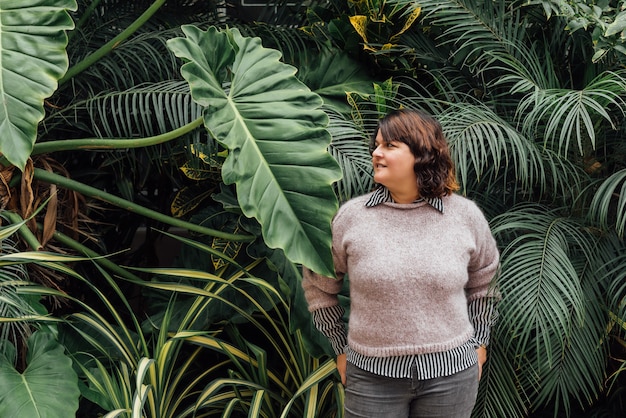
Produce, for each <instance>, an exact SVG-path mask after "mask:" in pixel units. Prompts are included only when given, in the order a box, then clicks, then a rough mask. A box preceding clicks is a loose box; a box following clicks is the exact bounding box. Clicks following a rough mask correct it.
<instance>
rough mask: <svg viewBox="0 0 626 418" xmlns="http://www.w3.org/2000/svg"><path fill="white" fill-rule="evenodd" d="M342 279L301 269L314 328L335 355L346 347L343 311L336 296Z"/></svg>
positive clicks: (305, 268) (304, 268)
mask: <svg viewBox="0 0 626 418" xmlns="http://www.w3.org/2000/svg"><path fill="white" fill-rule="evenodd" d="M342 286H343V279H333V278H330V277H324V276H321V275H319V274H317V273H315V272H313V271H311V270H310V269H308V268H307V267H303V268H302V287H303V289H304V297H305V299H306V301H307V304H308V308H309V311H310V312H311V316H312V317H313V323H314V324H315V327H316V328H317V329H318V330H319V331H320V332H321V333H322V334H324V335H325V336H326V338H328V341H329V342H330V345H331V346H332V348H333V351H334V352H335V354H341V353H343V352H344V351H345V347H346V346H347V344H348V343H347V335H346V334H347V333H346V327H345V324H344V322H343V314H344V309H343V307H342V306H341V305H340V304H339V298H338V296H337V295H338V294H339V292H340V291H341V287H342Z"/></svg>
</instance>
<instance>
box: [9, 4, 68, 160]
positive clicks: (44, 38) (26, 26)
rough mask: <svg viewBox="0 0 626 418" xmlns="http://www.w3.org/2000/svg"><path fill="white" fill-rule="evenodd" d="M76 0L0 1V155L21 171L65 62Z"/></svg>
mask: <svg viewBox="0 0 626 418" xmlns="http://www.w3.org/2000/svg"><path fill="white" fill-rule="evenodd" d="M76 7H77V6H76V0H20V1H16V0H0V95H1V98H2V106H0V154H2V155H4V157H6V159H7V160H8V161H9V162H10V163H11V164H13V165H15V166H17V167H19V168H20V169H24V165H25V164H26V160H27V159H28V157H29V156H30V153H31V151H32V149H33V145H34V143H35V139H36V137H37V124H38V123H39V122H40V121H41V120H42V119H43V117H44V109H43V101H44V99H46V98H47V97H50V95H52V93H54V91H55V90H56V89H57V86H58V83H57V82H58V80H59V79H60V78H61V77H62V76H63V74H65V72H66V71H67V67H68V58H67V54H66V53H65V47H66V45H67V36H66V34H65V31H66V30H70V29H72V28H73V27H74V22H73V21H72V19H71V17H70V16H69V14H68V12H67V11H68V10H76Z"/></svg>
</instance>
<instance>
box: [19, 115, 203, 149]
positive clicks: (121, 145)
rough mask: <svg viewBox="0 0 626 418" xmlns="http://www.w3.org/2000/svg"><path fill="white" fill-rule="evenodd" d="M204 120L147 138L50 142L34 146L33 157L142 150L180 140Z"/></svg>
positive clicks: (200, 119) (199, 119) (197, 120)
mask: <svg viewBox="0 0 626 418" xmlns="http://www.w3.org/2000/svg"><path fill="white" fill-rule="evenodd" d="M203 123H204V119H203V118H202V116H201V117H199V118H198V119H196V120H194V121H193V122H191V123H188V124H186V125H184V126H181V127H180V128H176V129H174V130H173V131H170V132H166V133H164V134H160V135H156V136H150V137H147V138H119V139H104V138H83V139H65V140H59V141H49V142H42V143H39V144H35V145H34V146H33V152H32V153H31V156H32V155H38V154H47V153H51V152H58V151H73V150H94V149H125V148H142V147H148V146H150V145H157V144H162V143H164V142H168V141H171V140H174V139H176V138H179V137H181V136H183V135H185V134H187V133H189V132H191V131H193V130H194V129H196V128H198V127H200V126H202V125H203Z"/></svg>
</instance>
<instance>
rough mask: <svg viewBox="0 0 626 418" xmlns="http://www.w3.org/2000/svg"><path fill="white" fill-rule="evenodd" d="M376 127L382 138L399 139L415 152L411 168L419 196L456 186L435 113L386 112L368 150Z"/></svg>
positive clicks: (441, 192) (443, 192) (446, 191)
mask: <svg viewBox="0 0 626 418" xmlns="http://www.w3.org/2000/svg"><path fill="white" fill-rule="evenodd" d="M379 131H380V133H381V135H382V137H383V140H384V141H385V142H387V143H388V142H391V141H399V142H403V143H405V144H407V145H408V146H409V149H410V150H411V152H412V153H413V155H414V156H415V165H414V167H413V170H414V171H415V174H416V175H417V187H418V191H419V194H420V196H421V197H426V198H433V197H442V196H445V195H447V194H450V193H452V192H454V191H456V190H459V185H458V183H457V182H456V177H455V173H454V164H453V162H452V158H451V156H450V149H449V148H448V142H447V141H446V138H445V137H444V135H443V130H442V129H441V124H440V123H439V122H438V121H437V120H436V119H435V118H434V117H432V116H431V115H429V114H427V113H425V112H422V111H417V110H409V109H400V110H395V111H393V112H391V113H389V114H388V115H387V116H385V117H384V118H382V119H381V120H380V122H379V123H378V129H376V131H375V132H374V135H373V137H372V143H371V147H370V149H371V150H374V146H375V145H374V144H375V141H376V134H377V133H378V132H379Z"/></svg>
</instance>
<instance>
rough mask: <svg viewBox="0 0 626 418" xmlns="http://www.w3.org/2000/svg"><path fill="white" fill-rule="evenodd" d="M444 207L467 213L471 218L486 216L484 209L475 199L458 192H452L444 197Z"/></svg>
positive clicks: (461, 213)
mask: <svg viewBox="0 0 626 418" xmlns="http://www.w3.org/2000/svg"><path fill="white" fill-rule="evenodd" d="M444 207H445V210H446V212H447V211H448V210H450V212H452V213H457V214H460V215H465V216H466V217H469V218H476V217H478V218H484V217H485V215H484V213H483V210H482V209H481V208H480V207H479V206H478V204H477V203H476V202H475V201H473V200H472V199H469V198H467V197H465V196H461V195H460V194H457V193H451V194H449V195H447V196H445V197H444Z"/></svg>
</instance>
